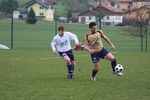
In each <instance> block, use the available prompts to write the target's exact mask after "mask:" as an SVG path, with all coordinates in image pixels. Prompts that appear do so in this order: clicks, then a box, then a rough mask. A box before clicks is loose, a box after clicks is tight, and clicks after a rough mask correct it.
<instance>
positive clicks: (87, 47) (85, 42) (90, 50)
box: [84, 36, 95, 53]
mask: <svg viewBox="0 0 150 100" xmlns="http://www.w3.org/2000/svg"><path fill="white" fill-rule="evenodd" d="M84 49H85V50H87V51H88V52H90V53H94V52H95V50H94V49H90V47H89V43H88V40H87V38H86V36H85V38H84Z"/></svg>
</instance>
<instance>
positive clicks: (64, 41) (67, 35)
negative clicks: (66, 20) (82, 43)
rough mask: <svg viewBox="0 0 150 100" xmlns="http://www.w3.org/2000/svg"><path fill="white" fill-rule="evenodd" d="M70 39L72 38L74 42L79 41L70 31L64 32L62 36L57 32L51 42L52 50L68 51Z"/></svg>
mask: <svg viewBox="0 0 150 100" xmlns="http://www.w3.org/2000/svg"><path fill="white" fill-rule="evenodd" d="M71 40H74V41H75V43H79V40H78V38H77V36H76V35H75V34H73V33H71V32H64V35H63V36H60V35H59V34H57V35H56V36H55V37H54V38H53V40H52V42H51V47H52V50H53V51H58V52H66V51H69V50H70V49H71V44H70V41H71Z"/></svg>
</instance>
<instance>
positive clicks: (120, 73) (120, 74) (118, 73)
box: [114, 72, 123, 76]
mask: <svg viewBox="0 0 150 100" xmlns="http://www.w3.org/2000/svg"><path fill="white" fill-rule="evenodd" d="M114 74H117V75H118V76H122V75H123V73H122V72H114Z"/></svg>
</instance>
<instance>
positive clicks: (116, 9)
mask: <svg viewBox="0 0 150 100" xmlns="http://www.w3.org/2000/svg"><path fill="white" fill-rule="evenodd" d="M102 7H104V8H106V9H108V10H110V11H112V12H115V13H123V11H122V10H121V9H119V8H115V7H113V6H106V5H102Z"/></svg>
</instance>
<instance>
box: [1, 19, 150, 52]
mask: <svg viewBox="0 0 150 100" xmlns="http://www.w3.org/2000/svg"><path fill="white" fill-rule="evenodd" d="M57 24H58V26H59V25H64V26H66V30H67V31H71V32H73V33H75V34H76V35H77V36H78V38H79V40H80V42H81V43H83V38H84V36H85V34H86V33H87V32H88V31H89V29H88V25H78V24H65V23H57ZM10 25H11V22H10V21H6V20H0V30H1V31H0V44H4V45H6V46H8V47H10V44H11V34H10V32H11V30H10V27H11V26H10ZM55 29H56V28H55V23H54V22H41V21H38V23H37V24H36V25H28V24H26V23H25V21H14V49H49V48H50V42H51V40H52V38H53V36H54V35H55V34H56V33H55ZM102 30H103V31H104V32H105V34H106V35H107V36H108V37H109V38H110V39H111V41H112V42H113V43H114V44H115V45H116V48H117V52H118V51H119V52H122V51H123V52H124V51H125V52H126V51H129V52H131V51H132V52H134V51H140V38H133V37H131V36H128V35H123V34H128V33H125V32H124V31H123V29H122V28H121V27H109V26H103V27H102ZM148 32H150V31H148ZM149 43H150V37H149V35H148V51H150V48H149V47H150V44H149ZM104 44H105V42H104ZM106 47H107V48H108V49H109V46H108V45H106ZM144 49H145V38H144Z"/></svg>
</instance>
